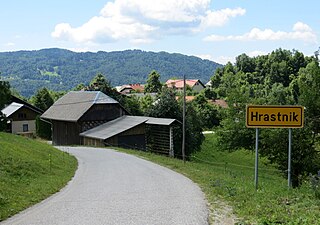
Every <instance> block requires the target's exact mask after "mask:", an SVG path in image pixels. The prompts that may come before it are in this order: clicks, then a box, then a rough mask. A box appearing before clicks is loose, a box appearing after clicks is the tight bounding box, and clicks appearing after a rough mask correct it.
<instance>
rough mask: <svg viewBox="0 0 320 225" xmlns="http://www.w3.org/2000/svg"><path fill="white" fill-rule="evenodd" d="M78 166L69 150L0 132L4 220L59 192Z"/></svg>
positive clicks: (0, 195)
mask: <svg viewBox="0 0 320 225" xmlns="http://www.w3.org/2000/svg"><path fill="white" fill-rule="evenodd" d="M76 168H77V161H76V159H75V158H74V157H73V156H70V155H69V154H67V153H64V152H61V151H59V150H57V149H55V148H53V147H52V146H49V145H48V144H45V143H41V142H39V141H35V140H32V139H29V138H24V137H21V136H17V135H12V134H7V133H1V132H0V221H2V220H4V219H6V218H8V217H9V216H12V215H14V214H16V213H17V212H19V211H21V210H23V209H25V208H28V207H29V206H30V205H33V204H36V203H38V202H40V201H41V200H43V199H45V198H47V197H48V196H49V195H51V194H53V193H55V192H57V191H59V190H60V189H61V188H62V187H63V186H65V185H66V183H67V182H68V181H69V180H70V179H71V178H72V177H73V175H74V172H75V170H76Z"/></svg>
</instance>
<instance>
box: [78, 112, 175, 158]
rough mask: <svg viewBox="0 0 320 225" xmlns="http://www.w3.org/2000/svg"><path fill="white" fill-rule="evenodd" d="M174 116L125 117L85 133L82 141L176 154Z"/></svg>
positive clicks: (93, 144)
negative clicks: (168, 117)
mask: <svg viewBox="0 0 320 225" xmlns="http://www.w3.org/2000/svg"><path fill="white" fill-rule="evenodd" d="M176 122H177V120H175V119H167V118H153V117H143V116H122V117H120V118H118V119H115V120H113V121H110V122H107V123H105V124H102V125H100V126H98V127H95V128H93V129H90V130H88V131H85V132H82V133H81V134H80V136H81V137H82V143H83V144H84V145H90V146H100V147H102V146H117V147H123V148H131V149H140V150H146V151H152V152H157V153H161V154H168V155H170V156H174V150H173V149H174V146H173V143H174V142H173V137H174V136H173V125H174V124H175V123H176Z"/></svg>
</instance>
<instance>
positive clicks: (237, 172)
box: [126, 135, 320, 224]
mask: <svg viewBox="0 0 320 225" xmlns="http://www.w3.org/2000/svg"><path fill="white" fill-rule="evenodd" d="M217 149H218V147H217V146H216V141H215V137H214V135H206V140H205V142H204V143H203V145H202V151H200V152H198V153H196V154H195V155H193V157H192V158H191V160H190V161H189V162H187V163H186V164H183V162H181V160H176V159H170V158H167V157H163V156H159V155H154V154H148V153H144V152H136V151H127V150H126V152H129V153H131V154H136V155H139V156H140V157H143V158H146V159H148V160H151V161H154V162H156V163H159V164H162V165H165V166H167V167H169V168H172V169H174V170H176V171H178V172H180V173H182V174H184V175H186V176H187V177H189V178H190V179H192V180H193V181H195V182H196V183H198V184H199V186H200V187H201V188H202V190H203V191H204V193H205V195H206V197H207V199H208V202H209V204H210V205H211V212H212V213H211V218H210V220H211V222H212V224H214V221H215V218H214V213H213V211H214V210H215V209H216V208H219V207H221V205H220V202H221V201H220V200H223V201H224V202H227V203H228V204H229V205H231V206H232V208H233V210H234V213H235V214H236V215H237V216H238V217H239V218H240V219H239V224H320V202H319V200H316V199H315V198H314V195H313V193H312V190H311V189H310V187H309V186H308V184H307V183H306V184H305V185H303V186H302V187H301V188H299V189H294V190H288V189H287V181H286V179H285V178H284V177H283V176H281V174H280V172H279V171H277V170H276V169H275V168H274V167H272V166H270V165H267V163H266V162H267V160H265V159H260V162H259V190H258V191H255V188H254V154H253V153H252V152H249V151H246V150H241V151H236V152H232V153H228V152H222V151H218V150H217Z"/></svg>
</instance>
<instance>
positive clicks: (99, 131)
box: [80, 116, 147, 140]
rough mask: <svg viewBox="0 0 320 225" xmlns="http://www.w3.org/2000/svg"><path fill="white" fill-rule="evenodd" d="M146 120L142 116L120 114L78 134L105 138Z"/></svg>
mask: <svg viewBox="0 0 320 225" xmlns="http://www.w3.org/2000/svg"><path fill="white" fill-rule="evenodd" d="M145 121H147V119H146V118H144V117H139V116H122V117H120V118H117V119H115V120H112V121H110V122H107V123H104V124H102V125H100V126H97V127H95V128H92V129H90V130H87V131H85V132H83V133H81V134H80V136H84V137H90V138H95V139H100V140H105V139H108V138H110V137H113V136H115V135H117V134H120V133H122V132H124V131H126V130H129V129H131V128H133V127H135V126H138V125H140V124H142V123H144V122H145Z"/></svg>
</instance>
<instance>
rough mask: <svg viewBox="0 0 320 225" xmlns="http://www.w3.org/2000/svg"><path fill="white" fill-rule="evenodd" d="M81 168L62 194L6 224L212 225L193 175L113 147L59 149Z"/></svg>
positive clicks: (4, 223)
mask: <svg viewBox="0 0 320 225" xmlns="http://www.w3.org/2000/svg"><path fill="white" fill-rule="evenodd" d="M59 148H60V149H61V150H63V151H67V152H69V153H71V154H73V155H75V156H76V157H77V159H78V162H79V167H78V170H77V172H76V175H75V177H74V178H73V180H72V181H71V182H70V183H69V184H68V185H67V186H66V187H65V188H64V189H62V190H61V191H60V192H59V193H57V194H55V195H53V196H51V197H50V198H48V199H46V200H44V201H43V202H41V203H39V204H37V205H35V206H33V207H31V208H29V209H27V210H25V211H23V212H21V213H19V214H18V215H16V216H13V217H12V218H10V219H8V220H6V221H4V222H2V223H0V224H1V225H8V224H10V225H22V224H23V225H25V224H32V225H43V224H45V225H64V224H65V225H67V224H68V225H70V224H77V225H81V224H86V225H87V224H90V225H95V224H101V225H102V224H103V225H106V224H112V225H115V224H121V225H123V224H124V225H125V224H130V225H131V224H132V225H135V224H136V225H141V224H143V225H148V224H150V225H168V224H170V225H180V224H181V225H189V224H190V225H193V224H194V225H207V224H208V209H207V202H206V200H205V197H204V194H203V193H202V192H201V190H200V188H199V187H198V186H197V185H196V184H194V183H193V182H192V181H191V180H190V179H188V178H186V177H184V176H182V175H181V174H178V173H176V172H174V171H172V170H169V169H167V168H164V167H162V166H159V165H156V164H154V163H151V162H149V161H146V160H143V159H140V158H137V157H135V156H131V155H127V154H124V153H120V152H116V151H113V150H109V149H99V148H89V147H59Z"/></svg>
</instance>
